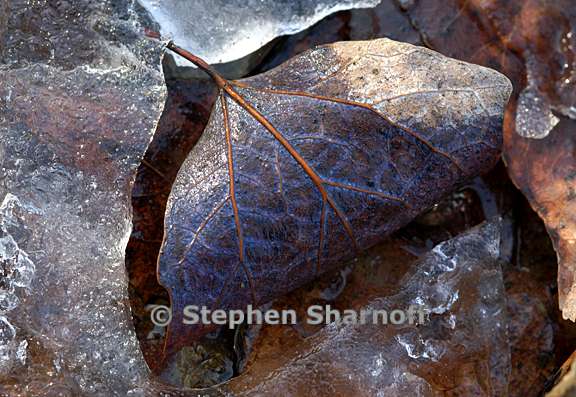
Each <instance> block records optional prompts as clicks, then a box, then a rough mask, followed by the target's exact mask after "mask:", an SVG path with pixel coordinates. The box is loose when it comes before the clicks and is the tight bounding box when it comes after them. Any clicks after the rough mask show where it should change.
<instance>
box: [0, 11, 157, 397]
mask: <svg viewBox="0 0 576 397" xmlns="http://www.w3.org/2000/svg"><path fill="white" fill-rule="evenodd" d="M149 24H150V21H146V19H145V16H144V15H143V14H139V13H138V12H137V11H135V9H134V8H133V5H132V3H131V2H123V1H121V2H118V1H101V2H96V3H94V2H89V1H75V2H55V3H46V2H37V1H34V2H32V1H30V2H28V1H24V2H10V3H8V4H7V5H3V6H1V7H0V25H1V26H0V32H2V35H1V36H0V40H1V41H0V51H1V53H2V58H1V60H0V74H1V75H2V78H1V79H0V203H1V204H0V272H1V274H2V278H1V281H0V385H1V386H0V395H2V396H5V395H7V396H16V395H26V396H55V395H64V396H69V395H70V396H72V395H73V396H76V395H82V396H92V395H94V396H96V395H97V396H115V395H119V396H124V395H126V393H127V392H128V391H129V390H131V389H133V388H134V387H136V386H137V385H141V384H143V383H144V382H145V381H146V379H147V378H148V369H147V367H146V364H145V362H144V360H143V358H142V355H141V352H140V350H139V346H138V341H137V339H136V336H135V333H134V331H133V325H132V321H131V316H130V308H129V303H128V299H127V291H126V285H127V282H126V276H125V270H124V251H125V245H126V242H127V239H128V236H129V233H130V228H131V219H130V217H131V215H130V191H131V183H132V180H133V178H134V174H135V171H136V167H137V166H138V164H139V162H140V159H141V157H142V155H143V153H144V151H145V149H146V147H147V145H148V142H149V141H150V139H151V136H152V134H153V132H154V129H155V125H156V123H157V120H158V118H159V116H160V113H161V111H162V106H163V103H164V97H165V89H164V84H163V78H162V73H161V71H160V57H161V46H160V45H159V44H157V43H154V42H152V41H150V40H147V39H144V38H142V35H141V30H142V29H143V27H144V26H145V25H149Z"/></svg>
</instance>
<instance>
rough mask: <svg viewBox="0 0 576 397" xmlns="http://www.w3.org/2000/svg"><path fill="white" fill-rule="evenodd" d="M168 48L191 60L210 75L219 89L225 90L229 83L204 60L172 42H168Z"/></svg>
mask: <svg viewBox="0 0 576 397" xmlns="http://www.w3.org/2000/svg"><path fill="white" fill-rule="evenodd" d="M166 48H168V49H169V50H170V51H173V52H175V53H176V54H178V55H180V56H181V57H183V58H185V59H187V60H189V61H190V62H192V63H193V64H194V65H196V66H198V67H199V68H200V69H202V70H203V71H205V72H206V73H208V74H209V75H210V77H211V78H212V80H214V82H215V83H216V85H217V86H218V87H220V88H224V87H225V86H226V85H228V81H227V80H226V79H225V78H224V77H222V76H220V74H219V73H218V72H217V71H216V69H214V68H213V67H212V66H210V65H209V64H208V63H207V62H206V61H205V60H203V59H202V58H199V57H197V56H196V55H194V54H192V53H191V52H189V51H186V50H185V49H183V48H181V47H178V46H177V45H176V44H174V43H173V42H172V41H170V42H168V44H167V45H166Z"/></svg>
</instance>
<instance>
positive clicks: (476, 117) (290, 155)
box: [158, 39, 511, 351]
mask: <svg viewBox="0 0 576 397" xmlns="http://www.w3.org/2000/svg"><path fill="white" fill-rule="evenodd" d="M172 49H173V50H175V51H177V52H179V53H180V54H182V55H185V56H187V57H189V58H192V59H195V60H196V62H197V64H199V65H200V66H201V67H203V68H204V69H206V70H207V71H208V72H209V73H211V74H212V77H213V78H214V80H215V81H216V83H217V84H218V85H219V86H220V88H221V90H220V94H219V99H218V100H217V101H216V105H215V107H214V109H213V112H212V116H211V119H210V122H209V124H208V126H207V128H206V130H205V132H204V134H203V136H202V138H201V139H200V141H199V142H198V144H197V145H196V146H195V148H194V149H193V151H192V152H191V154H190V155H189V157H188V158H187V160H186V161H185V163H184V165H183V167H182V169H181V170H180V173H179V175H178V177H177V178H176V182H175V184H174V186H173V188H172V192H171V196H170V198H169V200H168V206H167V215H166V234H165V240H164V244H163V249H162V252H161V256H160V261H159V269H158V271H159V279H160V282H161V284H163V285H164V286H165V287H166V288H167V289H168V290H169V292H170V296H171V300H172V309H173V320H172V323H171V325H170V328H169V333H168V337H167V349H168V351H173V350H174V349H177V348H178V347H180V346H182V345H184V344H186V343H187V342H190V339H191V338H197V337H198V336H200V335H202V334H203V333H205V332H207V331H208V330H209V329H210V327H209V326H199V325H197V326H185V325H183V324H182V320H183V314H182V310H183V308H184V306H186V305H197V306H199V307H201V306H207V308H208V309H215V308H224V309H231V308H245V307H246V306H247V305H248V304H252V305H254V306H258V305H260V304H262V303H264V302H267V301H270V300H272V299H274V298H275V297H277V296H280V295H282V294H285V293H286V292H288V291H290V290H292V289H294V288H296V287H298V286H300V285H302V284H304V283H306V282H308V281H310V280H312V279H313V278H314V277H316V275H318V274H320V273H323V272H325V271H327V270H329V269H333V268H335V267H337V266H339V265H340V264H341V263H343V261H344V260H346V259H349V258H351V257H352V256H354V255H355V254H356V253H357V252H358V251H359V250H364V249H366V248H368V247H370V246H372V245H374V244H375V243H377V242H379V241H381V240H382V239H383V238H384V237H385V236H386V235H388V234H389V233H391V232H392V231H394V230H396V229H398V228H399V227H400V226H402V225H404V224H406V223H407V222H409V221H410V220H411V219H412V218H413V217H414V216H416V215H417V214H418V213H420V212H421V211H423V210H424V209H426V208H428V207H430V206H431V205H433V204H434V203H435V202H436V201H437V200H438V199H439V198H440V197H442V195H444V194H446V193H448V192H450V191H451V190H453V189H454V188H455V187H456V186H457V185H458V184H459V183H461V182H462V181H464V180H466V179H468V178H470V177H472V176H474V175H477V174H478V173H480V172H483V171H485V170H487V169H489V168H490V167H491V166H492V165H493V164H494V162H495V161H496V160H497V158H498V155H499V150H500V145H501V133H500V127H501V122H502V110H503V107H504V105H505V104H506V101H507V99H508V96H509V94H510V91H511V86H510V83H509V81H508V80H507V79H506V78H505V77H504V76H502V75H500V74H499V73H497V72H494V71H492V70H489V69H485V68H482V67H479V66H474V65H470V64H466V63H463V62H459V61H455V60H450V59H448V58H445V57H443V56H441V55H439V54H437V53H435V52H433V51H430V50H427V49H424V48H421V47H415V46H412V45H409V44H402V43H396V42H393V41H391V40H387V39H382V40H375V41H367V42H347V43H335V44H333V45H329V46H324V47H319V48H317V49H315V50H312V51H309V52H306V53H304V54H303V55H301V56H298V57H296V58H294V59H292V60H291V61H289V62H287V63H285V64H283V65H281V66H280V67H278V68H276V69H273V70H272V71H270V72H268V73H264V74H262V75H259V76H257V77H254V78H250V79H246V80H243V81H238V82H227V81H225V80H223V79H222V78H221V77H219V76H218V75H217V74H215V72H213V71H212V70H211V69H210V67H209V66H208V65H206V64H203V63H202V61H201V60H198V59H197V58H195V57H194V56H193V55H191V54H189V53H187V52H186V51H184V50H181V49H179V48H178V47H175V46H172Z"/></svg>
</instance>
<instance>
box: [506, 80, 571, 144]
mask: <svg viewBox="0 0 576 397" xmlns="http://www.w3.org/2000/svg"><path fill="white" fill-rule="evenodd" d="M559 122H560V119H559V118H558V117H556V116H555V115H554V113H552V106H551V104H550V102H549V101H548V99H547V98H546V96H544V95H543V94H541V93H540V92H539V91H538V90H537V89H536V88H534V87H530V86H528V87H526V88H525V89H524V90H523V91H522V92H521V93H520V96H519V98H518V108H517V110H516V132H517V133H518V134H519V135H520V136H523V137H525V138H535V139H542V138H546V137H547V136H548V134H549V133H550V131H552V130H553V129H554V127H556V125H557V124H558V123H559Z"/></svg>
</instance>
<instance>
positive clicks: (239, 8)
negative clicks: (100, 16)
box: [138, 0, 380, 66]
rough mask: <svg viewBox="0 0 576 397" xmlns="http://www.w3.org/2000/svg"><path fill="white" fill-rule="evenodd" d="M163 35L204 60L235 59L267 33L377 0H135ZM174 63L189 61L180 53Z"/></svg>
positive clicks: (300, 26) (267, 37) (268, 35)
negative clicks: (150, 16) (158, 26)
mask: <svg viewBox="0 0 576 397" xmlns="http://www.w3.org/2000/svg"><path fill="white" fill-rule="evenodd" d="M138 1H139V2H140V3H141V4H142V5H143V6H144V7H145V8H146V9H147V10H148V12H149V13H150V14H151V15H152V17H153V18H154V19H155V20H156V21H157V22H158V24H159V25H160V31H161V33H162V35H164V36H166V37H169V38H170V39H172V40H174V41H175V42H177V43H178V45H180V46H181V47H184V48H186V49H187V50H188V51H191V52H192V53H193V54H195V55H197V56H199V57H201V58H204V60H205V61H207V62H208V63H223V62H230V61H234V60H236V59H240V58H242V57H244V56H246V55H248V54H250V53H252V52H254V51H256V50H258V49H259V48H260V47H262V46H263V45H264V44H266V43H268V42H269V41H271V40H272V39H274V38H276V37H278V36H282V35H287V34H293V33H296V32H299V31H301V30H304V29H306V28H308V27H309V26H312V25H313V24H315V23H316V22H318V21H319V20H321V19H322V18H324V17H326V16H328V15H330V14H332V13H334V12H336V11H341V10H348V9H353V8H366V7H374V6H376V5H377V4H379V3H380V0H235V1H230V0H216V1H214V0H195V1H179V0H162V1H160V0H138ZM176 63H177V64H178V65H180V66H192V64H190V63H189V62H188V61H186V60H183V59H182V58H180V57H177V58H176Z"/></svg>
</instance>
